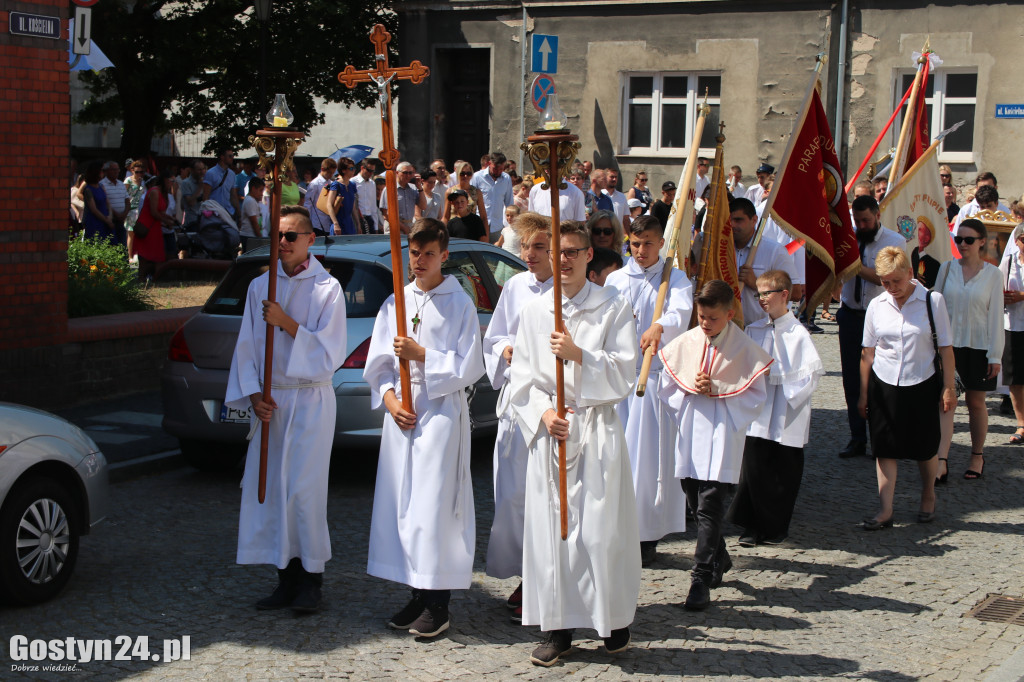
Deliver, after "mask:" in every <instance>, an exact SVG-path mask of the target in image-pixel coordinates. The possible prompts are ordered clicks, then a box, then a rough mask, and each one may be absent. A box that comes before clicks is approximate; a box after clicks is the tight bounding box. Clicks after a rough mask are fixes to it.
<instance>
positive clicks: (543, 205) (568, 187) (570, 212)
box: [529, 182, 587, 222]
mask: <svg viewBox="0 0 1024 682" xmlns="http://www.w3.org/2000/svg"><path fill="white" fill-rule="evenodd" d="M543 184H544V183H542V182H538V183H535V184H534V185H533V187H531V188H530V200H529V210H531V211H533V212H534V213H540V214H541V215H544V216H550V215H551V188H550V187H546V188H544V189H541V185H543ZM558 216H559V218H560V219H562V220H579V221H580V222H584V221H586V219H587V209H586V204H585V202H584V198H583V192H581V191H580V188H579V187H577V186H576V185H575V184H574V183H571V182H567V183H565V189H560V190H558Z"/></svg>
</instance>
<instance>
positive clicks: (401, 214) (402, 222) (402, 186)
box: [380, 161, 427, 234]
mask: <svg viewBox="0 0 1024 682" xmlns="http://www.w3.org/2000/svg"><path fill="white" fill-rule="evenodd" d="M397 176H398V182H397V185H398V188H397V189H398V227H399V229H400V230H401V231H402V234H409V230H410V229H412V223H413V220H415V219H416V208H417V207H418V208H419V209H420V211H425V210H426V208H427V197H426V195H425V194H424V193H423V192H421V191H420V190H419V189H418V188H417V186H416V169H415V168H413V166H412V164H411V163H409V162H408V161H403V162H402V163H400V164H398V172H397ZM380 209H381V212H382V213H383V214H384V218H385V219H387V217H388V193H387V190H385V191H384V192H383V193H382V194H381V195H380ZM389 229H394V225H391V226H389Z"/></svg>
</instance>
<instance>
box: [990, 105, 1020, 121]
mask: <svg viewBox="0 0 1024 682" xmlns="http://www.w3.org/2000/svg"><path fill="white" fill-rule="evenodd" d="M996 118H1024V104H997V105H996Z"/></svg>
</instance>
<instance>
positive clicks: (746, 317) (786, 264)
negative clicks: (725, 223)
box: [729, 198, 797, 325]
mask: <svg viewBox="0 0 1024 682" xmlns="http://www.w3.org/2000/svg"><path fill="white" fill-rule="evenodd" d="M729 221H730V222H731V223H732V239H733V244H734V245H735V247H736V267H737V269H738V270H737V272H738V275H739V279H740V281H741V282H742V283H743V289H742V291H741V292H740V300H741V303H742V305H743V324H744V325H747V324H750V323H751V322H755V321H757V320H760V319H762V318H765V317H768V313H767V312H765V310H764V308H762V307H761V303H760V300H759V299H758V297H757V278H758V277H760V276H761V275H763V274H764V273H766V272H768V271H769V270H782V271H783V272H785V273H786V274H787V275H789V277H790V279H795V278H796V274H797V270H796V267H795V266H794V264H793V257H792V256H790V255H789V252H788V251H786V247H785V246H783V245H782V244H780V243H779V242H777V241H774V240H772V239H769V238H767V237H766V236H764V235H763V234H762V235H761V243H760V245H759V246H758V247H757V253H755V254H754V259H753V261H752V262H749V263H748V262H747V261H748V260H749V258H750V247H751V246H753V242H754V232H756V230H757V211H756V210H755V209H754V204H752V203H751V202H750V200H749V199H743V198H740V199H733V200H732V201H730V202H729Z"/></svg>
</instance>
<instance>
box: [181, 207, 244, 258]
mask: <svg viewBox="0 0 1024 682" xmlns="http://www.w3.org/2000/svg"><path fill="white" fill-rule="evenodd" d="M190 229H191V230H194V231H189V230H190ZM185 236H186V237H187V239H188V246H187V248H186V251H187V252H188V257H189V258H216V259H221V260H234V258H235V255H236V254H237V253H238V244H239V242H240V241H241V237H240V236H239V234H238V229H237V228H235V227H234V226H233V225H230V224H228V222H226V221H225V220H224V219H223V218H222V217H221V216H220V215H218V213H217V212H216V211H211V210H208V209H204V210H203V211H202V212H201V213H200V214H199V222H197V223H192V224H190V225H187V226H186V227H185Z"/></svg>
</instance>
